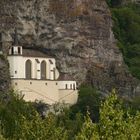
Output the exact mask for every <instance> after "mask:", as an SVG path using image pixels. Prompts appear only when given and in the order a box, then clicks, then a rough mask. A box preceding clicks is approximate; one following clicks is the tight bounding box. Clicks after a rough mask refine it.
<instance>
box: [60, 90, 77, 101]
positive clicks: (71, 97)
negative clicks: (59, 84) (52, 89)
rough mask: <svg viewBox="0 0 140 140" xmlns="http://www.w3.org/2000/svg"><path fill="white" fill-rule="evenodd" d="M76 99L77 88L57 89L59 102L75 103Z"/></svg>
mask: <svg viewBox="0 0 140 140" xmlns="http://www.w3.org/2000/svg"><path fill="white" fill-rule="evenodd" d="M77 99H78V91H77V90H63V89H60V90H59V102H60V103H68V104H76V102H77Z"/></svg>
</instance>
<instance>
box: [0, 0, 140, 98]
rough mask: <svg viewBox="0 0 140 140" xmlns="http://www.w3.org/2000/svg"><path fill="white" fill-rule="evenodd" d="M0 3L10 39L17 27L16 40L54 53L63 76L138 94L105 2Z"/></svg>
mask: <svg viewBox="0 0 140 140" xmlns="http://www.w3.org/2000/svg"><path fill="white" fill-rule="evenodd" d="M0 5H1V6H2V7H1V11H0V13H1V14H2V15H3V16H4V17H6V16H7V17H8V18H7V19H3V18H1V22H4V24H1V31H2V32H3V34H4V35H5V36H8V37H5V38H6V39H7V38H8V39H7V40H8V41H11V40H12V38H13V36H14V28H13V27H15V26H16V28H17V30H18V39H19V42H20V44H21V45H23V46H26V47H28V46H30V47H31V46H33V47H36V48H38V47H39V48H41V49H42V51H44V52H46V54H51V55H52V56H54V57H55V58H56V60H57V67H58V68H59V70H60V71H61V73H64V74H65V75H66V77H71V76H72V77H73V78H74V79H75V80H76V81H77V82H78V83H83V82H86V83H88V84H91V85H92V86H95V87H97V89H99V90H100V91H102V92H103V93H104V92H105V93H107V92H108V91H110V90H111V89H112V88H113V87H114V88H117V89H118V90H119V91H120V93H121V94H124V95H128V96H130V95H135V94H139V92H140V88H139V81H138V80H136V79H135V78H133V77H132V76H131V74H130V73H129V72H128V71H127V67H126V66H125V64H124V61H123V57H122V54H121V53H120V51H119V49H118V48H117V46H116V40H115V39H114V35H113V32H112V20H111V13H110V11H109V8H108V6H107V4H106V2H105V0H13V1H10V0H5V1H3V0H1V1H0ZM1 17H2V16H1ZM9 19H10V20H9ZM13 24H14V25H13ZM10 37H11V38H10Z"/></svg>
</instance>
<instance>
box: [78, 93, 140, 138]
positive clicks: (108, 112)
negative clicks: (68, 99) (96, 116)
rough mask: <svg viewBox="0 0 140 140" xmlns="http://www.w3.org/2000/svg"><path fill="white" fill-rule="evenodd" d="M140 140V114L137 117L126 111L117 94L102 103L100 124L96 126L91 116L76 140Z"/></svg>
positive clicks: (87, 118)
mask: <svg viewBox="0 0 140 140" xmlns="http://www.w3.org/2000/svg"><path fill="white" fill-rule="evenodd" d="M139 138H140V112H137V113H136V115H135V116H133V115H131V113H130V112H129V110H124V109H123V107H122V102H121V101H120V100H119V99H118V98H117V96H116V94H115V92H114V91H113V93H112V94H111V95H110V96H109V97H108V98H107V99H106V101H105V102H103V103H102V105H101V108H100V120H99V123H97V124H94V123H92V121H91V120H90V118H89V116H87V117H86V120H85V122H84V124H83V127H82V129H81V132H80V133H79V134H78V135H77V136H76V140H94V139H95V140H98V139H101V140H104V139H107V140H112V139H113V140H128V139H130V140H136V139H139Z"/></svg>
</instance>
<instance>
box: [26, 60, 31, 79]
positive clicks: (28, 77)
mask: <svg viewBox="0 0 140 140" xmlns="http://www.w3.org/2000/svg"><path fill="white" fill-rule="evenodd" d="M25 75H26V79H31V78H32V62H31V60H27V61H26V63H25Z"/></svg>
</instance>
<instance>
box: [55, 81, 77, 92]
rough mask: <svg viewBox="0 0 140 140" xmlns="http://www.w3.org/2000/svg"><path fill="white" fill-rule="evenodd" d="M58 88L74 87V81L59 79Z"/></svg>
mask: <svg viewBox="0 0 140 140" xmlns="http://www.w3.org/2000/svg"><path fill="white" fill-rule="evenodd" d="M58 85H59V89H66V87H67V89H73V90H75V89H76V81H59V82H58Z"/></svg>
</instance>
